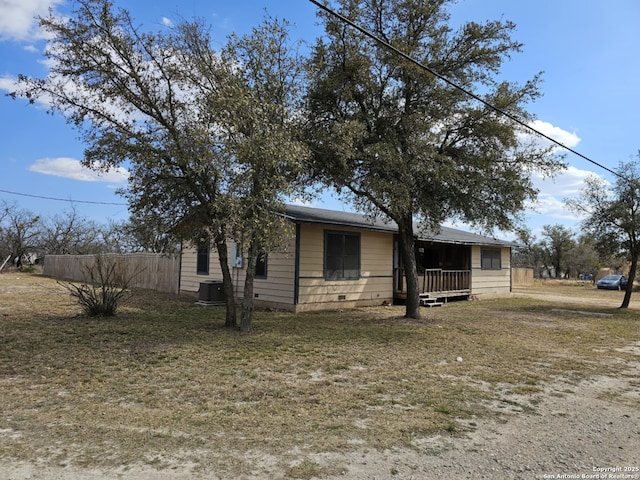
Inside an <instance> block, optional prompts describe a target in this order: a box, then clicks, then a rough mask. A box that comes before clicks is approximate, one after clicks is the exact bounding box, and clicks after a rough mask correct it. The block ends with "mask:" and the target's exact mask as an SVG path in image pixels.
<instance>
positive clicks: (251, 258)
mask: <svg viewBox="0 0 640 480" xmlns="http://www.w3.org/2000/svg"><path fill="white" fill-rule="evenodd" d="M257 250H258V249H257V242H256V241H255V239H252V240H251V242H249V248H248V252H247V271H246V275H245V278H244V296H243V298H242V319H241V321H240V331H241V332H244V333H247V332H250V331H251V319H252V316H253V280H254V278H255V276H256V262H257V260H258V253H257Z"/></svg>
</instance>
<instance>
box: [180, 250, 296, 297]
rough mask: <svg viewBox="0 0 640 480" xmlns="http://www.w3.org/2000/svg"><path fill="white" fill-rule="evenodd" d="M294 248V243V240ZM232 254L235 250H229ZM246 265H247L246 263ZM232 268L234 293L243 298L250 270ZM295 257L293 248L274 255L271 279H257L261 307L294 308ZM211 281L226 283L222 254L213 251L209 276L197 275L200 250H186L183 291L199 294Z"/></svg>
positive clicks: (269, 265) (269, 266)
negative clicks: (197, 260) (220, 260)
mask: <svg viewBox="0 0 640 480" xmlns="http://www.w3.org/2000/svg"><path fill="white" fill-rule="evenodd" d="M291 244H292V245H293V244H294V242H293V240H292V241H291ZM229 254H231V248H229ZM245 264H246V263H245ZM230 268H231V278H232V279H233V284H234V291H235V294H236V296H237V297H238V298H239V297H241V296H242V295H243V294H244V280H245V272H246V269H245V268H244V267H243V268H235V267H230ZM294 271H295V255H294V251H293V246H292V247H291V248H290V250H288V251H287V252H286V253H279V252H274V253H270V254H269V255H268V257H267V278H266V279H265V278H256V279H255V280H254V284H253V289H254V297H255V299H256V303H257V304H270V305H272V306H278V307H282V308H287V306H292V305H293V291H294V276H295V275H294ZM207 280H217V281H222V270H221V268H220V262H219V260H218V252H217V251H216V250H211V254H210V256H209V274H208V275H199V274H197V273H196V249H195V248H193V247H191V246H189V247H185V248H184V250H183V254H182V268H181V281H180V290H181V291H183V292H194V293H197V292H198V290H199V288H200V283H201V282H205V281H207Z"/></svg>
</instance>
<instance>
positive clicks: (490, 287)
mask: <svg viewBox="0 0 640 480" xmlns="http://www.w3.org/2000/svg"><path fill="white" fill-rule="evenodd" d="M483 249H489V250H497V249H499V250H500V260H501V261H500V263H501V266H500V269H499V270H484V269H482V264H481V261H482V250H483ZM510 292H511V249H510V248H509V247H482V246H473V247H472V248H471V294H472V295H485V296H488V295H491V296H493V295H505V294H509V293H510Z"/></svg>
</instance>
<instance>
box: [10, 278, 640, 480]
mask: <svg viewBox="0 0 640 480" xmlns="http://www.w3.org/2000/svg"><path fill="white" fill-rule="evenodd" d="M12 289H13V290H15V291H17V292H18V293H20V295H21V296H22V297H23V298H24V303H25V306H26V305H28V304H29V302H31V301H32V300H31V299H30V298H29V296H28V292H29V288H28V286H24V285H21V284H18V283H16V284H15V285H14V286H11V284H10V283H8V282H6V281H5V282H4V283H0V319H1V318H2V316H5V317H7V316H8V315H10V313H9V311H8V309H7V308H6V307H3V305H2V295H7V294H9V293H15V291H13V290H12ZM635 295H636V298H635V300H634V301H633V302H632V309H637V308H638V305H640V294H638V293H636V294H635ZM514 296H526V297H530V298H537V299H540V298H543V299H546V300H547V301H554V302H562V308H563V309H567V310H575V311H576V312H578V311H579V312H582V314H584V315H595V316H596V317H597V316H598V315H607V314H606V313H601V312H600V310H598V309H601V308H603V307H607V308H611V307H615V306H617V305H619V303H620V299H621V296H620V292H594V291H593V290H584V291H583V290H580V289H573V290H563V289H560V288H557V289H550V291H544V290H542V291H541V290H540V289H534V290H531V289H518V290H517V291H516V292H515V293H514ZM444 308H446V307H444ZM638 316H639V317H640V310H638ZM577 338H578V339H577V340H576V341H579V337H577ZM0 340H1V339H0ZM619 350H620V352H621V353H624V354H625V355H624V357H623V358H624V359H625V360H621V359H620V358H622V357H617V358H616V359H615V360H611V359H610V358H608V357H605V356H603V358H602V359H601V360H600V361H602V362H612V361H613V362H616V364H615V367H616V368H615V372H616V373H615V374H611V375H609V374H608V375H598V376H595V377H591V378H588V379H586V380H582V381H579V382H576V381H575V379H569V378H566V379H563V378H556V379H555V380H554V381H553V382H550V383H545V384H544V385H543V387H542V388H541V389H539V391H535V392H534V393H530V392H527V393H520V394H519V393H514V392H513V389H512V388H509V387H508V386H507V385H505V386H504V391H503V394H502V396H501V398H500V400H499V401H495V402H494V403H493V404H491V405H488V408H490V409H493V410H495V411H497V412H499V413H500V414H501V415H500V416H499V417H492V416H487V417H483V418H479V419H474V420H473V426H474V428H473V429H470V431H469V432H468V433H466V434H464V435H460V436H447V435H434V436H432V437H428V438H419V439H416V440H415V441H414V443H413V445H412V448H404V447H403V448H400V447H398V448H395V447H394V448H390V449H386V450H382V451H379V450H375V449H371V448H366V447H364V448H361V449H359V448H352V449H349V450H345V451H336V452H331V453H327V452H322V453H317V454H310V455H307V456H306V460H305V462H310V463H313V465H317V466H319V467H320V471H321V472H324V473H322V474H321V475H320V476H314V475H313V474H312V473H309V474H305V473H304V472H305V469H304V466H305V465H304V464H301V465H300V468H299V469H297V470H296V469H289V470H283V469H282V468H281V467H280V464H279V463H278V460H277V459H276V458H274V457H273V455H272V454H269V453H266V452H262V451H260V449H255V450H254V451H243V452H239V451H234V448H233V446H232V445H230V446H229V447H230V448H229V451H228V453H227V454H228V455H241V456H243V457H244V458H245V459H246V458H250V459H251V460H252V462H253V464H254V465H255V468H254V469H253V470H252V471H247V472H244V473H243V474H242V475H239V476H237V477H236V478H241V479H247V480H248V479H256V480H257V479H262V478H275V479H284V478H309V479H311V478H323V479H330V480H333V479H339V478H340V479H341V478H350V479H361V480H365V479H367V480H368V479H431V478H447V479H448V478H451V479H463V478H469V479H484V478H486V479H494V478H495V479H543V478H545V479H550V478H598V479H602V478H626V479H638V478H640V342H632V343H629V344H627V345H624V346H621V347H619ZM494 388H495V386H494ZM498 388H499V385H498ZM0 392H1V391H0ZM1 400H2V393H0V401H1ZM0 413H3V414H4V415H5V416H8V415H9V414H10V412H6V411H4V412H3V409H2V407H0ZM496 418H499V420H496ZM1 420H2V419H0V438H2V436H3V435H4V436H7V435H14V434H15V435H18V433H15V432H11V431H3V430H2V429H1V425H2V422H1ZM355 447H357V446H355ZM69 448H73V446H70V447H69ZM293 450H295V448H294V449H293ZM1 453H2V446H0V478H2V479H7V480H49V479H52V480H53V479H61V478H64V479H68V480H107V479H133V480H156V479H157V480H160V479H163V480H164V479H167V480H187V479H193V478H196V479H211V480H213V479H218V478H228V477H225V476H219V475H218V473H216V472H215V471H213V470H209V471H202V470H194V469H193V465H190V464H189V463H188V462H183V463H175V464H173V465H171V466H170V467H168V468H162V469H157V468H155V467H153V466H145V465H137V466H131V465H128V466H127V467H126V468H124V467H123V468H115V469H110V470H104V469H98V468H78V467H76V466H70V465H59V464H56V463H55V462H49V461H42V462H37V461H36V462H34V461H27V462H16V461H8V460H7V459H6V458H5V457H4V456H3V455H2V454H1ZM292 453H293V454H295V453H296V452H292ZM296 472H297V474H296ZM327 472H330V473H327Z"/></svg>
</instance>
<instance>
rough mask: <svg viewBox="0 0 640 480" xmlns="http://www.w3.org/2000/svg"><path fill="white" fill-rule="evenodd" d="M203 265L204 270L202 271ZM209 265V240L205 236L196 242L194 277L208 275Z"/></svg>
mask: <svg viewBox="0 0 640 480" xmlns="http://www.w3.org/2000/svg"><path fill="white" fill-rule="evenodd" d="M203 263H204V264H205V265H206V268H204V269H202V268H201V267H203ZM210 263H211V239H210V238H209V237H208V236H206V237H202V238H200V239H199V240H198V242H197V244H196V275H209V268H210Z"/></svg>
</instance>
